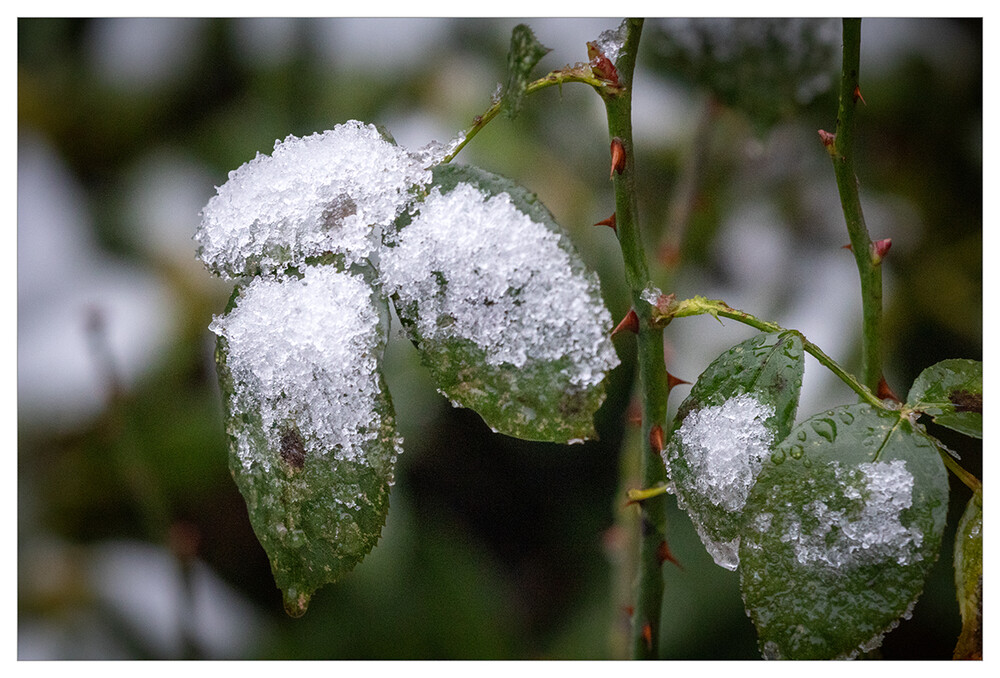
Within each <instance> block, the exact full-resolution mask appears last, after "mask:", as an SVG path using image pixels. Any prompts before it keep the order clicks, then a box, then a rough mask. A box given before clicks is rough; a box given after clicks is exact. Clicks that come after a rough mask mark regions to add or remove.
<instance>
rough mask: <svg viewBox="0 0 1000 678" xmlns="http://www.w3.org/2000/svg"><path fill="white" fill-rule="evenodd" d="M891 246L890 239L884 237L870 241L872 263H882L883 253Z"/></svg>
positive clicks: (887, 251)
mask: <svg viewBox="0 0 1000 678" xmlns="http://www.w3.org/2000/svg"><path fill="white" fill-rule="evenodd" d="M890 247H892V239H891V238H884V239H882V240H876V241H875V242H873V243H872V263H873V264H875V265H876V266H878V265H879V264H881V263H882V259H884V258H885V255H886V254H888V253H889V248H890Z"/></svg>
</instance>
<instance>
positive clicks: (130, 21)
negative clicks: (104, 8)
mask: <svg viewBox="0 0 1000 678" xmlns="http://www.w3.org/2000/svg"><path fill="white" fill-rule="evenodd" d="M87 26H88V29H89V33H88V35H87V41H86V45H87V51H88V53H89V56H90V61H91V63H92V64H93V66H94V69H95V70H96V71H97V74H98V76H99V77H100V78H101V79H102V80H104V81H105V82H106V83H107V84H109V85H112V86H114V87H116V88H118V89H121V90H136V89H138V90H142V91H149V90H155V89H157V88H158V87H160V86H163V85H166V84H168V83H170V82H173V81H175V80H176V79H178V78H179V77H181V76H183V75H184V74H185V72H186V71H187V70H188V69H189V68H190V67H191V66H192V65H193V64H194V61H195V57H196V56H197V54H196V50H195V47H196V45H197V44H198V43H199V42H200V40H201V32H202V29H203V28H204V27H205V26H206V22H205V21H204V20H202V19H180V18H156V19H152V18H148V19H147V18H113V19H99V20H96V21H93V22H90V23H89V24H87Z"/></svg>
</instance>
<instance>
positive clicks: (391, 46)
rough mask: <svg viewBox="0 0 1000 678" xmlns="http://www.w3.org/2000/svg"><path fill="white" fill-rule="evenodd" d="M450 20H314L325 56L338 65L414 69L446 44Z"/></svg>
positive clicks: (372, 68) (318, 43) (317, 42)
mask: <svg viewBox="0 0 1000 678" xmlns="http://www.w3.org/2000/svg"><path fill="white" fill-rule="evenodd" d="M448 24H449V20H448V19H438V18H417V19H395V18H393V19H389V18H385V19H378V18H372V19H361V18H341V19H323V20H314V21H311V22H310V26H311V27H312V28H313V30H314V34H315V36H316V45H317V47H318V49H319V52H320V55H321V57H322V58H324V59H327V60H329V61H330V62H332V63H333V64H335V65H336V67H337V68H344V67H347V68H353V69H359V70H385V69H391V70H393V71H400V70H405V69H407V68H411V69H412V68H414V67H416V66H418V65H419V64H420V63H421V62H423V61H425V59H426V57H427V56H428V55H429V54H431V53H433V52H435V51H438V50H439V49H443V48H444V46H445V43H446V42H447V41H446V37H447V34H448Z"/></svg>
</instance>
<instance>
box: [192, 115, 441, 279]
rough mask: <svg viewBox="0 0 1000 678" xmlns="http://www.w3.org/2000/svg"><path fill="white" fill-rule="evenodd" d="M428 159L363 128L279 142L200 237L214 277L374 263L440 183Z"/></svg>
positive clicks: (221, 194) (219, 205) (249, 167)
mask: <svg viewBox="0 0 1000 678" xmlns="http://www.w3.org/2000/svg"><path fill="white" fill-rule="evenodd" d="M424 168H425V165H424V164H423V162H422V161H421V160H420V158H418V157H416V156H414V155H412V154H410V153H408V152H407V151H406V150H405V149H403V148H400V147H399V146H396V145H395V144H394V143H392V142H391V141H389V140H387V139H386V138H384V137H383V136H382V135H381V134H380V133H379V131H378V130H377V129H376V128H375V127H374V126H373V125H365V124H363V123H360V122H357V121H350V122H346V123H344V124H342V125H337V126H336V127H335V128H334V129H333V130H330V131H326V132H322V133H318V134H313V135H310V136H307V137H302V138H301V139H300V138H297V137H294V136H289V137H288V138H286V139H285V140H284V141H278V142H275V145H274V152H273V153H272V154H271V155H270V156H266V155H261V154H258V155H257V157H256V158H254V159H253V160H251V161H250V162H248V163H246V164H245V165H243V166H241V167H240V168H238V169H236V170H234V171H232V172H230V173H229V180H228V181H227V182H226V183H225V184H223V185H222V186H220V187H219V189H218V194H217V195H215V196H213V197H212V199H211V200H209V202H208V204H207V205H206V206H205V209H204V210H203V211H202V222H201V226H200V227H199V229H198V232H197V234H196V235H195V240H196V241H197V242H198V244H199V256H200V257H201V259H202V261H204V263H205V265H206V266H207V267H208V268H209V269H210V270H212V271H213V272H215V273H217V274H219V275H221V276H223V277H226V278H235V277H238V276H243V275H255V274H257V273H261V272H265V273H267V272H274V271H278V272H280V271H282V270H285V269H286V268H288V267H291V266H301V265H303V264H304V263H306V260H307V258H310V257H322V256H325V255H330V254H332V255H338V256H340V257H342V259H343V261H344V263H345V264H346V265H347V266H350V265H351V264H353V263H356V262H359V261H362V260H364V259H366V258H368V257H369V256H370V255H371V254H372V252H374V251H375V250H376V249H377V247H378V245H379V239H380V235H379V231H380V229H382V228H385V227H387V226H389V225H390V224H392V223H393V221H394V220H395V219H396V217H397V216H398V215H399V214H400V212H401V211H402V210H403V209H404V207H405V206H406V204H407V203H408V202H409V201H410V200H412V197H413V193H414V191H415V189H417V188H418V187H421V186H423V185H424V184H426V183H427V182H428V181H430V177H431V175H430V172H429V171H427V170H426V169H424Z"/></svg>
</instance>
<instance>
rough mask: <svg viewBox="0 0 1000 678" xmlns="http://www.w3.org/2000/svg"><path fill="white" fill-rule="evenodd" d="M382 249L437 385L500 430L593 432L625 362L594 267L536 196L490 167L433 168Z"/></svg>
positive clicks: (556, 435) (544, 435)
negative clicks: (421, 195)
mask: <svg viewBox="0 0 1000 678" xmlns="http://www.w3.org/2000/svg"><path fill="white" fill-rule="evenodd" d="M418 209H419V212H418V213H417V214H416V215H415V216H414V217H413V218H412V221H411V222H410V223H409V224H406V225H404V226H402V228H401V230H400V232H399V233H398V235H397V238H396V241H395V242H394V243H393V244H392V246H390V247H387V248H386V249H385V250H384V251H383V253H382V257H381V262H380V270H381V276H382V283H383V286H384V291H385V293H386V294H388V295H391V296H392V298H393V301H394V303H395V306H396V311H397V313H398V315H399V318H400V320H401V321H402V323H403V326H404V327H405V329H406V331H407V333H408V334H409V336H410V338H411V340H412V341H413V342H414V344H415V345H416V346H417V348H418V349H419V351H420V354H421V359H422V361H423V363H424V364H425V365H426V366H427V367H428V368H429V369H430V370H431V372H432V374H433V376H434V379H435V381H436V382H437V386H438V389H439V390H440V391H441V392H442V393H443V394H444V395H445V396H446V397H448V398H449V399H450V400H451V401H452V403H453V404H454V405H457V406H462V407H468V408H470V409H473V410H475V411H476V412H478V413H479V414H480V415H481V416H482V418H483V419H484V420H485V421H486V423H487V424H489V425H490V426H491V427H492V428H493V429H494V430H495V431H498V432H500V433H505V434H507V435H511V436H514V437H517V438H523V439H528V440H543V441H550V442H562V443H565V442H572V441H575V440H583V439H586V438H592V437H594V435H595V432H594V424H593V415H594V413H595V412H596V410H597V409H598V408H599V407H600V405H601V403H602V402H603V401H604V397H605V392H604V379H605V376H606V374H607V372H608V371H609V370H610V369H612V368H613V367H615V366H616V365H617V364H618V362H619V361H618V357H617V355H616V354H615V352H614V347H613V346H612V345H611V342H610V340H609V339H608V335H609V333H610V330H611V315H610V313H609V312H608V311H607V309H606V308H605V307H604V304H603V301H602V299H601V293H600V285H599V282H598V280H597V276H596V275H594V274H593V273H592V272H590V271H588V270H587V269H586V267H585V266H584V264H583V262H582V260H581V259H580V257H579V255H578V254H577V253H576V251H575V250H574V248H573V246H572V244H571V243H570V241H569V238H568V237H567V236H566V235H565V233H563V231H562V229H560V228H559V226H558V225H557V224H556V223H555V221H554V220H553V218H552V215H551V214H550V213H549V211H548V210H547V209H545V206H544V205H542V204H541V203H540V202H538V199H537V197H535V196H534V195H533V194H531V193H529V192H528V191H526V190H525V189H523V188H521V187H519V186H517V185H516V184H514V183H512V182H511V181H509V180H508V179H505V178H503V177H499V176H497V175H494V174H490V173H488V172H484V171H483V170H479V169H475V168H468V167H455V166H443V167H438V168H435V169H434V188H433V190H432V191H431V193H430V194H429V195H428V196H427V198H426V200H425V201H424V202H423V203H421V204H420V205H419V206H418Z"/></svg>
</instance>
